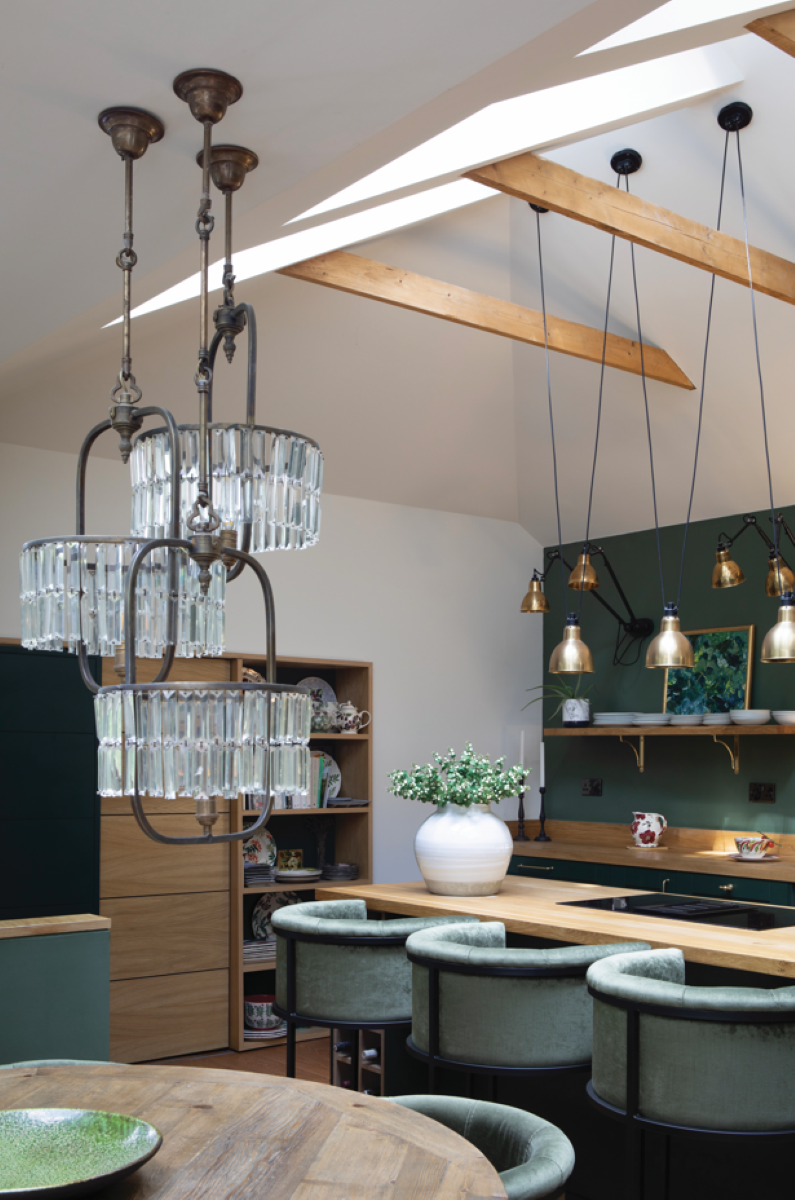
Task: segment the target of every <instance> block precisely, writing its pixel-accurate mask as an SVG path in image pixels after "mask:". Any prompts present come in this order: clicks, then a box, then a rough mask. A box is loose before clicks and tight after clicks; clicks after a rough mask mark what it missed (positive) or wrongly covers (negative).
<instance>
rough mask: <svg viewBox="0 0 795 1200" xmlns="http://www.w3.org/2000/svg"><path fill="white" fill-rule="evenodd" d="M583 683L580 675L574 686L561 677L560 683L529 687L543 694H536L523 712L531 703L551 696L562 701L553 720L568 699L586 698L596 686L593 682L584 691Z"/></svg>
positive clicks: (554, 713)
mask: <svg viewBox="0 0 795 1200" xmlns="http://www.w3.org/2000/svg"><path fill="white" fill-rule="evenodd" d="M581 683H582V675H578V676H577V682H576V683H575V685H574V687H572V686H571V684H570V683H565V682H564V681H563V680H562V679H561V680H560V682H559V683H539V684H537V685H536V686H535V687H531V688H527V691H528V692H541V695H540V696H534V697H533V699H532V700H528V701H527V704H525V705H524V707H523V708H522V712H524V710H525V708H529V707H530V705H531V704H535V703H537V701H539V700H544V699H546V697H547V696H551V697H552V698H553V699H557V700H559V701H560V703H559V704H558V706H557V708H556V709H555V711H554V712H553V713H552V714H551V715H550V718H549V719H550V721H551V720H552V719H553V718H554V717H556V716H557V715H558V713H559V712H560V710H561V709H562V708H563V705H564V703H565V702H566V701H567V700H584V699H585V697H586V696H587V695H588V693H589V692H590V691H591V689H592V688H593V686H594V685H593V684H591V686H590V687H587V688H586V689H585V691H584V692H581V691H580V685H581Z"/></svg>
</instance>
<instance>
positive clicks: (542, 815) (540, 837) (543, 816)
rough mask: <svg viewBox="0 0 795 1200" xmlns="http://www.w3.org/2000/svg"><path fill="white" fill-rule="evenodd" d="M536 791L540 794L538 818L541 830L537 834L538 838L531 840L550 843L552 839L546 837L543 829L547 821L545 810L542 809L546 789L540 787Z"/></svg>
mask: <svg viewBox="0 0 795 1200" xmlns="http://www.w3.org/2000/svg"><path fill="white" fill-rule="evenodd" d="M538 790H539V792H540V793H541V810H540V812H539V814H538V815H539V817H540V818H541V830H540V832H539V834H538V837H537V838H533V841H534V842H551V841H552V838H551V837H549V836H548V835H547V831H546V829H545V828H544V826H545V824H546V819H547V814H546V810H545V808H544V793H545V792H546V790H547V789H546V788H545V787H540V788H539V789H538Z"/></svg>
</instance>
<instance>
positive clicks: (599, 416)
mask: <svg viewBox="0 0 795 1200" xmlns="http://www.w3.org/2000/svg"><path fill="white" fill-rule="evenodd" d="M620 179H621V176H620V175H617V176H616V187H618V185H619V180H620ZM615 257H616V235H615V234H613V236H612V238H611V239H610V270H609V271H608V275H607V303H606V304H605V327H604V334H603V335H602V368H601V371H600V373H599V403H598V405H597V407H596V437H595V438H594V445H593V466H592V467H591V487H590V490H589V492H588V516H587V518H586V521H585V546H584V547H583V553H585V554H587V553H588V544H589V542H590V537H591V510H592V508H593V485H594V480H595V479H596V458H597V455H598V453H599V430H600V429H601V425H602V392H603V391H604V386H605V356H606V354H607V326H608V322H609V320H610V293H611V291H612V290H613V263H614V262H615ZM582 573H583V578H585V566H584V565H583V569H582ZM581 582H582V581H581ZM583 591H584V589H583V588H582V587H581V588H580V603H579V605H578V607H577V623H578V624H579V623H580V617H581V616H582V597H583Z"/></svg>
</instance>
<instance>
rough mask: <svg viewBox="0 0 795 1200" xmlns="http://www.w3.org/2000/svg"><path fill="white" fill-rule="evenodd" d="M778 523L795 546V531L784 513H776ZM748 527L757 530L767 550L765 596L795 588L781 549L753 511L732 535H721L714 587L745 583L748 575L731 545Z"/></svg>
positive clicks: (716, 555) (714, 572) (727, 586)
mask: <svg viewBox="0 0 795 1200" xmlns="http://www.w3.org/2000/svg"><path fill="white" fill-rule="evenodd" d="M776 522H777V524H778V526H779V528H780V529H783V530H784V532H785V533H786V535H787V537H788V538H789V540H790V541H791V542H792V544H793V546H795V534H793V532H792V530H791V529H790V527H789V525H788V524H787V522H786V521H785V520H784V514H783V513H778V514H777V516H776ZM746 529H755V530H756V532H757V533H758V534H759V536H760V538H761V539H762V541H763V542H764V543H765V545H766V546H767V549H768V558H767V577H766V579H765V595H766V596H780V595H781V588H782V587H783V589H784V591H785V592H791V591H792V589H793V587H795V575H793V573H792V571H791V569H790V567H789V566H788V565H787V563H786V562H785V561H784V558H783V556H782V555H781V554H780V553H779V552H778V550H777V547H776V545H775V543H774V542H772V541H771V540H770V538H769V537H768V536H767V534H766V533H765V531H764V529H762V527H761V526H760V524H759V522H758V521H757V519H756V517H755V516H754V515H753V514H752V513H746V515H745V516H744V517H743V523H742V525H741V526H740V528H739V529H738V530H737V532H736V533H735V534H734V536H733V537H730V536H729V535H728V534H727V533H723V532H721V533H720V534H719V540H718V548H717V550H716V551H715V560H716V561H715V566H714V567H713V568H712V586H713V587H714V588H729V587H737V586H738V585H739V584H741V583H744V582H745V575H744V574H743V571H742V568H741V567H740V566H739V565H738V564H737V563H736V562H735V561H734V559H733V558H732V555H731V548H732V546H733V545H734V543H735V542H736V541H737V539H738V538H739V537H741V536H742V535H743V534H744V533H745V531H746Z"/></svg>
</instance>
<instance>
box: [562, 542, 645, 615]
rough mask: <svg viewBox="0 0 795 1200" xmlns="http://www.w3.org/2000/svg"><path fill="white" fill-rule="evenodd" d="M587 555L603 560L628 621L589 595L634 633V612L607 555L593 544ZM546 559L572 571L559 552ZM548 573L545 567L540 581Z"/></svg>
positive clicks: (597, 594)
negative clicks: (598, 556)
mask: <svg viewBox="0 0 795 1200" xmlns="http://www.w3.org/2000/svg"><path fill="white" fill-rule="evenodd" d="M588 553H590V554H599V555H600V556H601V557H602V558H603V559H604V563H605V566H606V567H607V569H608V571H609V572H610V577H611V579H612V580H613V583H614V584H615V585H616V588H617V589H618V594H619V595H620V597H621V599H622V600H623V601H624V604H625V605H626V608H627V612H628V613H629V620H627V618H626V617H622V616H621V613H618V612H616V610H615V609H614V608H613V607H612V605H610V604H608V603H607V601H606V600H605V599H603V597H602V596H600V595H599V593H598V592H597V591H592V592H591V595H592V596H593V598H594V600H598V601H599V603H600V604H601V605H602V607H603V608H606V609H607V611H608V612H609V613H610V614H611V615H612V616H614V617H615V619H616V620H617V621H618V623H619V624H620V625H621V626H622V627H623V628H624V629H625V630H626V631H627V632H628V633H630V632H633V633H634V632H635V627H636V625H637V618H636V616H635V614H634V612H633V611H632V608H631V607H630V603H629V601H628V600H627V598H626V596H625V595H624V590H623V588H622V587H621V584H620V583H619V582H618V580H617V579H616V576H615V572H614V570H613V568H612V567H611V565H610V562H609V561H608V558H607V555H606V554H605V552H604V550H602V548H601V546H594V545H593V543H589V550H588ZM547 558H548V559H549V562H550V563H553V562H555V561H556V560H557V559H558V558H560V559H561V560H562V562H563V565H564V567H566V569H567V570H568V571H573V570H574V567H573V566H572V565H571V563H569V562H567V561H566V559H565V558H563V555H562V554H561V553H560V551H559V550H548V551H547ZM548 573H549V567H547V570H546V571H545V572H544V575H543V576H542V579H546V576H547V574H548ZM645 620H646V618H645V617H641V621H645Z"/></svg>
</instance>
